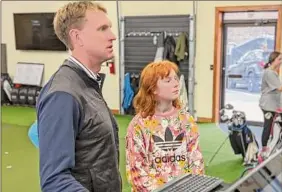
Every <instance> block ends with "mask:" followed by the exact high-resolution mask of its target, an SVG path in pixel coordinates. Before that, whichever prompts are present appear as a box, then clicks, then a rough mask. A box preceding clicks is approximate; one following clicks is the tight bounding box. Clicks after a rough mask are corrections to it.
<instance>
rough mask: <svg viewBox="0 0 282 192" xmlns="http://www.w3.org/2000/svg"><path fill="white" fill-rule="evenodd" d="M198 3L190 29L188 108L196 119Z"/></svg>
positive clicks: (194, 7) (195, 6)
mask: <svg viewBox="0 0 282 192" xmlns="http://www.w3.org/2000/svg"><path fill="white" fill-rule="evenodd" d="M197 5H198V3H197V1H193V13H192V17H191V19H190V29H189V70H188V106H189V112H190V114H191V115H192V116H193V117H194V118H195V119H196V110H195V100H194V99H195V94H194V93H195V84H196V81H195V57H196V15H197V13H196V12H197V11H196V10H197Z"/></svg>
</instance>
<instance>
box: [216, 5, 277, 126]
mask: <svg viewBox="0 0 282 192" xmlns="http://www.w3.org/2000/svg"><path fill="white" fill-rule="evenodd" d="M281 19H282V7H281V6H279V5H277V6H254V7H251V6H242V7H220V8H216V29H215V57H214V94H213V119H212V120H213V122H219V110H220V108H222V107H223V106H224V105H225V104H227V103H230V104H232V105H234V107H235V108H236V109H237V110H240V111H244V112H245V113H246V116H247V119H248V121H249V122H250V123H251V124H254V125H261V123H262V121H263V116H262V112H261V110H260V108H259V97H260V81H261V76H262V68H263V65H264V63H265V62H266V60H267V58H268V56H269V53H270V52H272V51H274V50H280V46H281V26H282V23H281V22H282V20H281Z"/></svg>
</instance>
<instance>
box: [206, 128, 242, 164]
mask: <svg viewBox="0 0 282 192" xmlns="http://www.w3.org/2000/svg"><path fill="white" fill-rule="evenodd" d="M242 127H243V126H242ZM229 130H230V129H229ZM233 131H237V132H240V133H239V134H240V139H241V142H242V147H243V153H244V154H243V157H245V154H246V150H245V144H244V140H243V134H242V132H243V129H234V130H230V132H229V134H228V135H227V137H226V138H225V139H224V141H223V142H222V143H221V144H220V145H219V147H218V148H217V150H216V151H215V152H214V154H213V156H212V157H211V159H210V160H209V161H208V163H207V167H208V166H209V165H210V163H211V162H212V161H213V159H214V158H215V156H216V155H217V154H218V152H219V151H220V149H221V148H222V147H223V145H224V144H225V143H226V141H227V140H228V138H229V136H230V134H231V132H233Z"/></svg>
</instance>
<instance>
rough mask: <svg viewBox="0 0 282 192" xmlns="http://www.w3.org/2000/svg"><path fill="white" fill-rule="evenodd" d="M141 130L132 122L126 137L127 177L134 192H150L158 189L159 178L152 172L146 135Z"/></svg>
mask: <svg viewBox="0 0 282 192" xmlns="http://www.w3.org/2000/svg"><path fill="white" fill-rule="evenodd" d="M133 121H134V120H133ZM141 129H142V128H141V127H140V125H138V124H136V123H132V122H131V123H130V125H129V127H128V132H127V136H126V175H127V179H128V181H129V183H130V184H131V187H132V190H133V191H134V192H139V191H142V192H149V191H153V190H155V189H156V188H157V186H158V182H157V180H158V178H156V176H155V174H154V173H153V172H150V164H149V160H148V157H147V152H146V148H145V141H144V135H143V134H142V131H141Z"/></svg>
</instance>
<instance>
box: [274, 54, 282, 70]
mask: <svg viewBox="0 0 282 192" xmlns="http://www.w3.org/2000/svg"><path fill="white" fill-rule="evenodd" d="M281 64H282V54H280V55H279V56H278V57H276V59H275V60H274V61H273V63H272V65H273V66H274V67H275V68H276V67H279V66H280V65H281Z"/></svg>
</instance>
